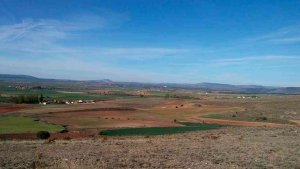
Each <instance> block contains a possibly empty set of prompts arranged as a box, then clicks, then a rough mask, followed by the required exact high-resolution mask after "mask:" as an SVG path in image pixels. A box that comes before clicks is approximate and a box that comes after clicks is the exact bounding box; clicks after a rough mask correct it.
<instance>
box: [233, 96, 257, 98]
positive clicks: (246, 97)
mask: <svg viewBox="0 0 300 169" xmlns="http://www.w3.org/2000/svg"><path fill="white" fill-rule="evenodd" d="M236 98H238V99H258V98H259V97H258V96H238V97H236Z"/></svg>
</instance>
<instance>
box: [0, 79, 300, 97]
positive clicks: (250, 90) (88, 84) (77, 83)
mask: <svg viewBox="0 0 300 169" xmlns="http://www.w3.org/2000/svg"><path fill="white" fill-rule="evenodd" d="M1 81H2V82H12V83H13V82H17V83H18V84H20V83H24V84H25V83H26V84H27V85H29V84H30V85H42V86H51V87H70V86H72V87H74V88H99V87H107V86H110V87H112V86H115V87H131V88H174V89H192V90H205V91H210V92H211V91H217V92H222V93H244V94H262V93H264V94H300V87H270V86H261V85H231V84H221V83H206V82H204V83H196V84H183V83H182V84H181V83H140V82H115V81H112V80H110V79H102V80H66V79H43V78H37V77H34V76H29V75H12V74H0V83H1Z"/></svg>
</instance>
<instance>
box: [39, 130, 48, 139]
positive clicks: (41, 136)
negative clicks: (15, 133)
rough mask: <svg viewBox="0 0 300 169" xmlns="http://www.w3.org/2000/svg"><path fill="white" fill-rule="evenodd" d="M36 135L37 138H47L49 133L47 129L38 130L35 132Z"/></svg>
mask: <svg viewBox="0 0 300 169" xmlns="http://www.w3.org/2000/svg"><path fill="white" fill-rule="evenodd" d="M36 137H37V138H38V139H48V138H49V137H50V133H49V132H48V131H39V132H37V133H36Z"/></svg>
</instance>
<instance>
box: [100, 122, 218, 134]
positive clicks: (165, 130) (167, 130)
mask: <svg viewBox="0 0 300 169" xmlns="http://www.w3.org/2000/svg"><path fill="white" fill-rule="evenodd" d="M181 124H183V125H185V126H178V127H147V128H124V129H114V130H104V131H101V132H100V133H99V134H100V135H106V136H132V135H142V136H150V135H165V134H176V133H184V132H191V131H200V130H209V129H218V128H220V127H221V125H217V124H203V123H181Z"/></svg>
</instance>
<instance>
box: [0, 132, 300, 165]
mask: <svg viewBox="0 0 300 169" xmlns="http://www.w3.org/2000/svg"><path fill="white" fill-rule="evenodd" d="M299 167H300V128H299V127H286V128H266V127H223V128H221V129H217V130H208V131H200V132H191V133H184V134H173V135H163V136H150V137H144V136H131V137H100V136H99V137H97V138H94V139H82V140H57V141H54V142H47V141H46V142H44V141H12V140H10V141H9V140H8V141H1V142H0V168H1V169H7V168H14V169H15V168H16V169H17V168H49V169H50V168H51V169H52V168H72V169H73V168H74V169H82V168H111V169H113V168H137V169H140V168H191V169H192V168H197V169H198V168H203V169H206V168H211V169H216V168H217V169H218V168H222V169H228V168H270V169H271V168H280V169H282V168H286V169H299Z"/></svg>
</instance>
